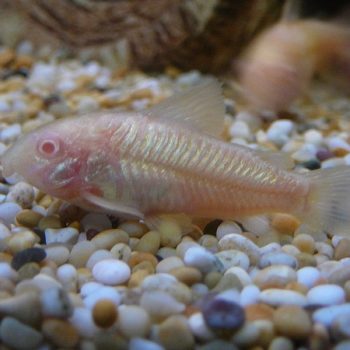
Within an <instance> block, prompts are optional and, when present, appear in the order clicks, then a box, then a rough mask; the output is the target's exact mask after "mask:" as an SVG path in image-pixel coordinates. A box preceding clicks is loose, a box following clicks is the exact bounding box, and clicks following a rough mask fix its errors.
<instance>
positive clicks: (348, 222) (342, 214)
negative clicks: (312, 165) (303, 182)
mask: <svg viewBox="0 0 350 350" xmlns="http://www.w3.org/2000/svg"><path fill="white" fill-rule="evenodd" d="M306 176H307V177H308V178H309V179H310V181H311V184H312V185H311V186H312V187H311V191H310V193H309V197H308V202H307V206H308V210H307V211H306V212H305V213H304V214H303V216H304V217H303V221H304V222H305V224H306V225H307V226H308V227H309V228H310V229H311V231H312V232H311V233H312V234H314V235H319V236H320V235H322V234H323V233H330V234H332V235H333V234H339V235H348V236H350V167H345V166H344V167H337V168H333V169H320V170H315V171H311V172H309V173H307V174H306Z"/></svg>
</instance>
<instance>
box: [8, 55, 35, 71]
mask: <svg viewBox="0 0 350 350" xmlns="http://www.w3.org/2000/svg"><path fill="white" fill-rule="evenodd" d="M33 63H34V60H33V58H32V57H31V56H28V55H18V56H17V57H16V59H15V62H13V67H14V68H15V69H20V68H31V66H32V65H33Z"/></svg>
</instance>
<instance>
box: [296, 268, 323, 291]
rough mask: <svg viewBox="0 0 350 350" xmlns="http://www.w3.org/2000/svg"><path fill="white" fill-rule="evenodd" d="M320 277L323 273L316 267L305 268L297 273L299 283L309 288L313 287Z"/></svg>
mask: <svg viewBox="0 0 350 350" xmlns="http://www.w3.org/2000/svg"><path fill="white" fill-rule="evenodd" d="M320 277H321V273H320V271H319V270H318V269H317V268H316V267H311V266H305V267H302V268H301V269H299V270H298V271H297V281H298V282H299V283H302V284H304V285H305V286H306V287H307V288H311V287H313V286H314V285H315V284H316V282H317V281H318V279H319V278H320Z"/></svg>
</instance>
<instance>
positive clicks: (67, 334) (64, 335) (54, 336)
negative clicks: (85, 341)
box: [41, 319, 79, 348]
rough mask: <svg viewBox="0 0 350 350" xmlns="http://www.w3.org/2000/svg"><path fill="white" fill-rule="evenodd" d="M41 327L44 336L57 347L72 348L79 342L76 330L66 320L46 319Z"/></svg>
mask: <svg viewBox="0 0 350 350" xmlns="http://www.w3.org/2000/svg"><path fill="white" fill-rule="evenodd" d="M41 329H42V332H43V334H44V336H45V338H47V339H48V340H49V342H50V343H53V344H54V345H56V346H58V347H62V348H74V347H75V346H76V345H77V344H78V342H79V334H78V332H77V330H76V329H75V328H74V327H73V326H72V325H71V324H70V323H69V322H67V321H64V320H59V319H47V320H45V321H44V322H43V324H42V328H41Z"/></svg>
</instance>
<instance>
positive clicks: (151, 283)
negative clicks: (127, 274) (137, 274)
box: [141, 273, 178, 290]
mask: <svg viewBox="0 0 350 350" xmlns="http://www.w3.org/2000/svg"><path fill="white" fill-rule="evenodd" d="M177 282H178V281H177V279H176V277H175V276H173V275H169V274H167V273H157V274H154V275H150V276H147V277H146V278H145V279H144V280H143V281H142V283H141V287H142V289H143V290H154V289H158V288H159V287H160V286H161V287H162V288H165V289H166V288H168V287H171V286H172V285H173V284H174V283H177Z"/></svg>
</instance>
